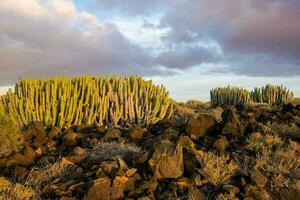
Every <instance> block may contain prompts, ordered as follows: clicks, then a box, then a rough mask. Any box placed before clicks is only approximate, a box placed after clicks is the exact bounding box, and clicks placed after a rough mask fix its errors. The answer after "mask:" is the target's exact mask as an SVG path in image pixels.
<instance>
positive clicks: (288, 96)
mask: <svg viewBox="0 0 300 200" xmlns="http://www.w3.org/2000/svg"><path fill="white" fill-rule="evenodd" d="M251 96H252V99H253V101H254V102H258V103H268V104H269V105H282V104H286V103H289V102H292V101H293V99H294V93H293V92H292V91H290V90H288V89H287V88H286V87H283V86H273V85H270V84H268V85H266V86H265V87H262V88H257V87H256V88H254V90H253V91H252V92H251Z"/></svg>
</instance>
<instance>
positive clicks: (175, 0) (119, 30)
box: [0, 0, 300, 101]
mask: <svg viewBox="0 0 300 200" xmlns="http://www.w3.org/2000/svg"><path fill="white" fill-rule="evenodd" d="M81 74H90V75H93V74H97V75H112V74H117V75H140V76H143V77H145V78H146V79H152V80H153V81H154V82H155V83H156V84H163V85H165V86H166V88H167V89H168V90H169V91H170V95H171V96H172V97H173V98H175V99H176V100H179V101H186V100H188V99H198V100H203V101H206V100H209V90H210V89H211V88H214V87H218V86H227V85H228V84H230V85H236V86H241V87H245V88H248V89H252V88H253V87H255V86H262V85H265V84H268V83H271V84H276V85H281V84H283V85H285V86H287V87H288V88H290V89H291V90H293V91H294V93H295V94H296V95H297V96H300V1H299V0H264V1H261V0H223V1H219V0H22V1H20V0H1V1H0V93H1V92H2V93H3V92H4V91H6V90H7V88H9V87H10V86H12V85H13V84H14V83H15V81H16V80H17V79H18V78H19V77H49V76H55V75H71V76H75V75H81Z"/></svg>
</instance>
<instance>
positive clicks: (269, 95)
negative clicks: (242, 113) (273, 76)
mask: <svg viewBox="0 0 300 200" xmlns="http://www.w3.org/2000/svg"><path fill="white" fill-rule="evenodd" d="M210 99H211V105H212V106H225V105H243V104H247V103H251V102H255V103H267V104H269V105H271V106H273V105H282V104H285V103H288V102H292V101H293V99H294V94H293V92H292V91H290V90H288V89H287V88H286V87H283V86H273V85H270V84H268V85H266V86H264V87H262V88H258V87H256V88H254V90H253V91H251V92H249V91H248V90H246V89H244V88H239V87H231V86H227V87H219V88H214V89H212V90H211V91H210Z"/></svg>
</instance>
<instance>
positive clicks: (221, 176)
mask: <svg viewBox="0 0 300 200" xmlns="http://www.w3.org/2000/svg"><path fill="white" fill-rule="evenodd" d="M200 163H201V165H202V167H201V169H200V174H201V175H202V176H204V178H205V179H206V180H207V181H208V182H209V183H210V184H213V185H215V186H218V185H221V184H226V183H228V182H229V180H230V178H231V177H232V176H233V175H234V174H235V173H236V172H237V170H238V165H237V164H236V163H235V162H234V161H232V160H230V158H229V156H228V155H220V156H218V155H216V154H214V153H212V152H207V153H204V154H203V155H202V156H201V158H200Z"/></svg>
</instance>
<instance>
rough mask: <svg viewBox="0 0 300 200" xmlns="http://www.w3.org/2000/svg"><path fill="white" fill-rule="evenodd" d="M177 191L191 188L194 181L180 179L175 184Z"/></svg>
mask: <svg viewBox="0 0 300 200" xmlns="http://www.w3.org/2000/svg"><path fill="white" fill-rule="evenodd" d="M175 184H176V186H177V188H178V190H184V189H188V188H191V187H192V186H193V185H194V181H193V180H192V179H188V178H180V179H179V180H177V181H176V182H175Z"/></svg>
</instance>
